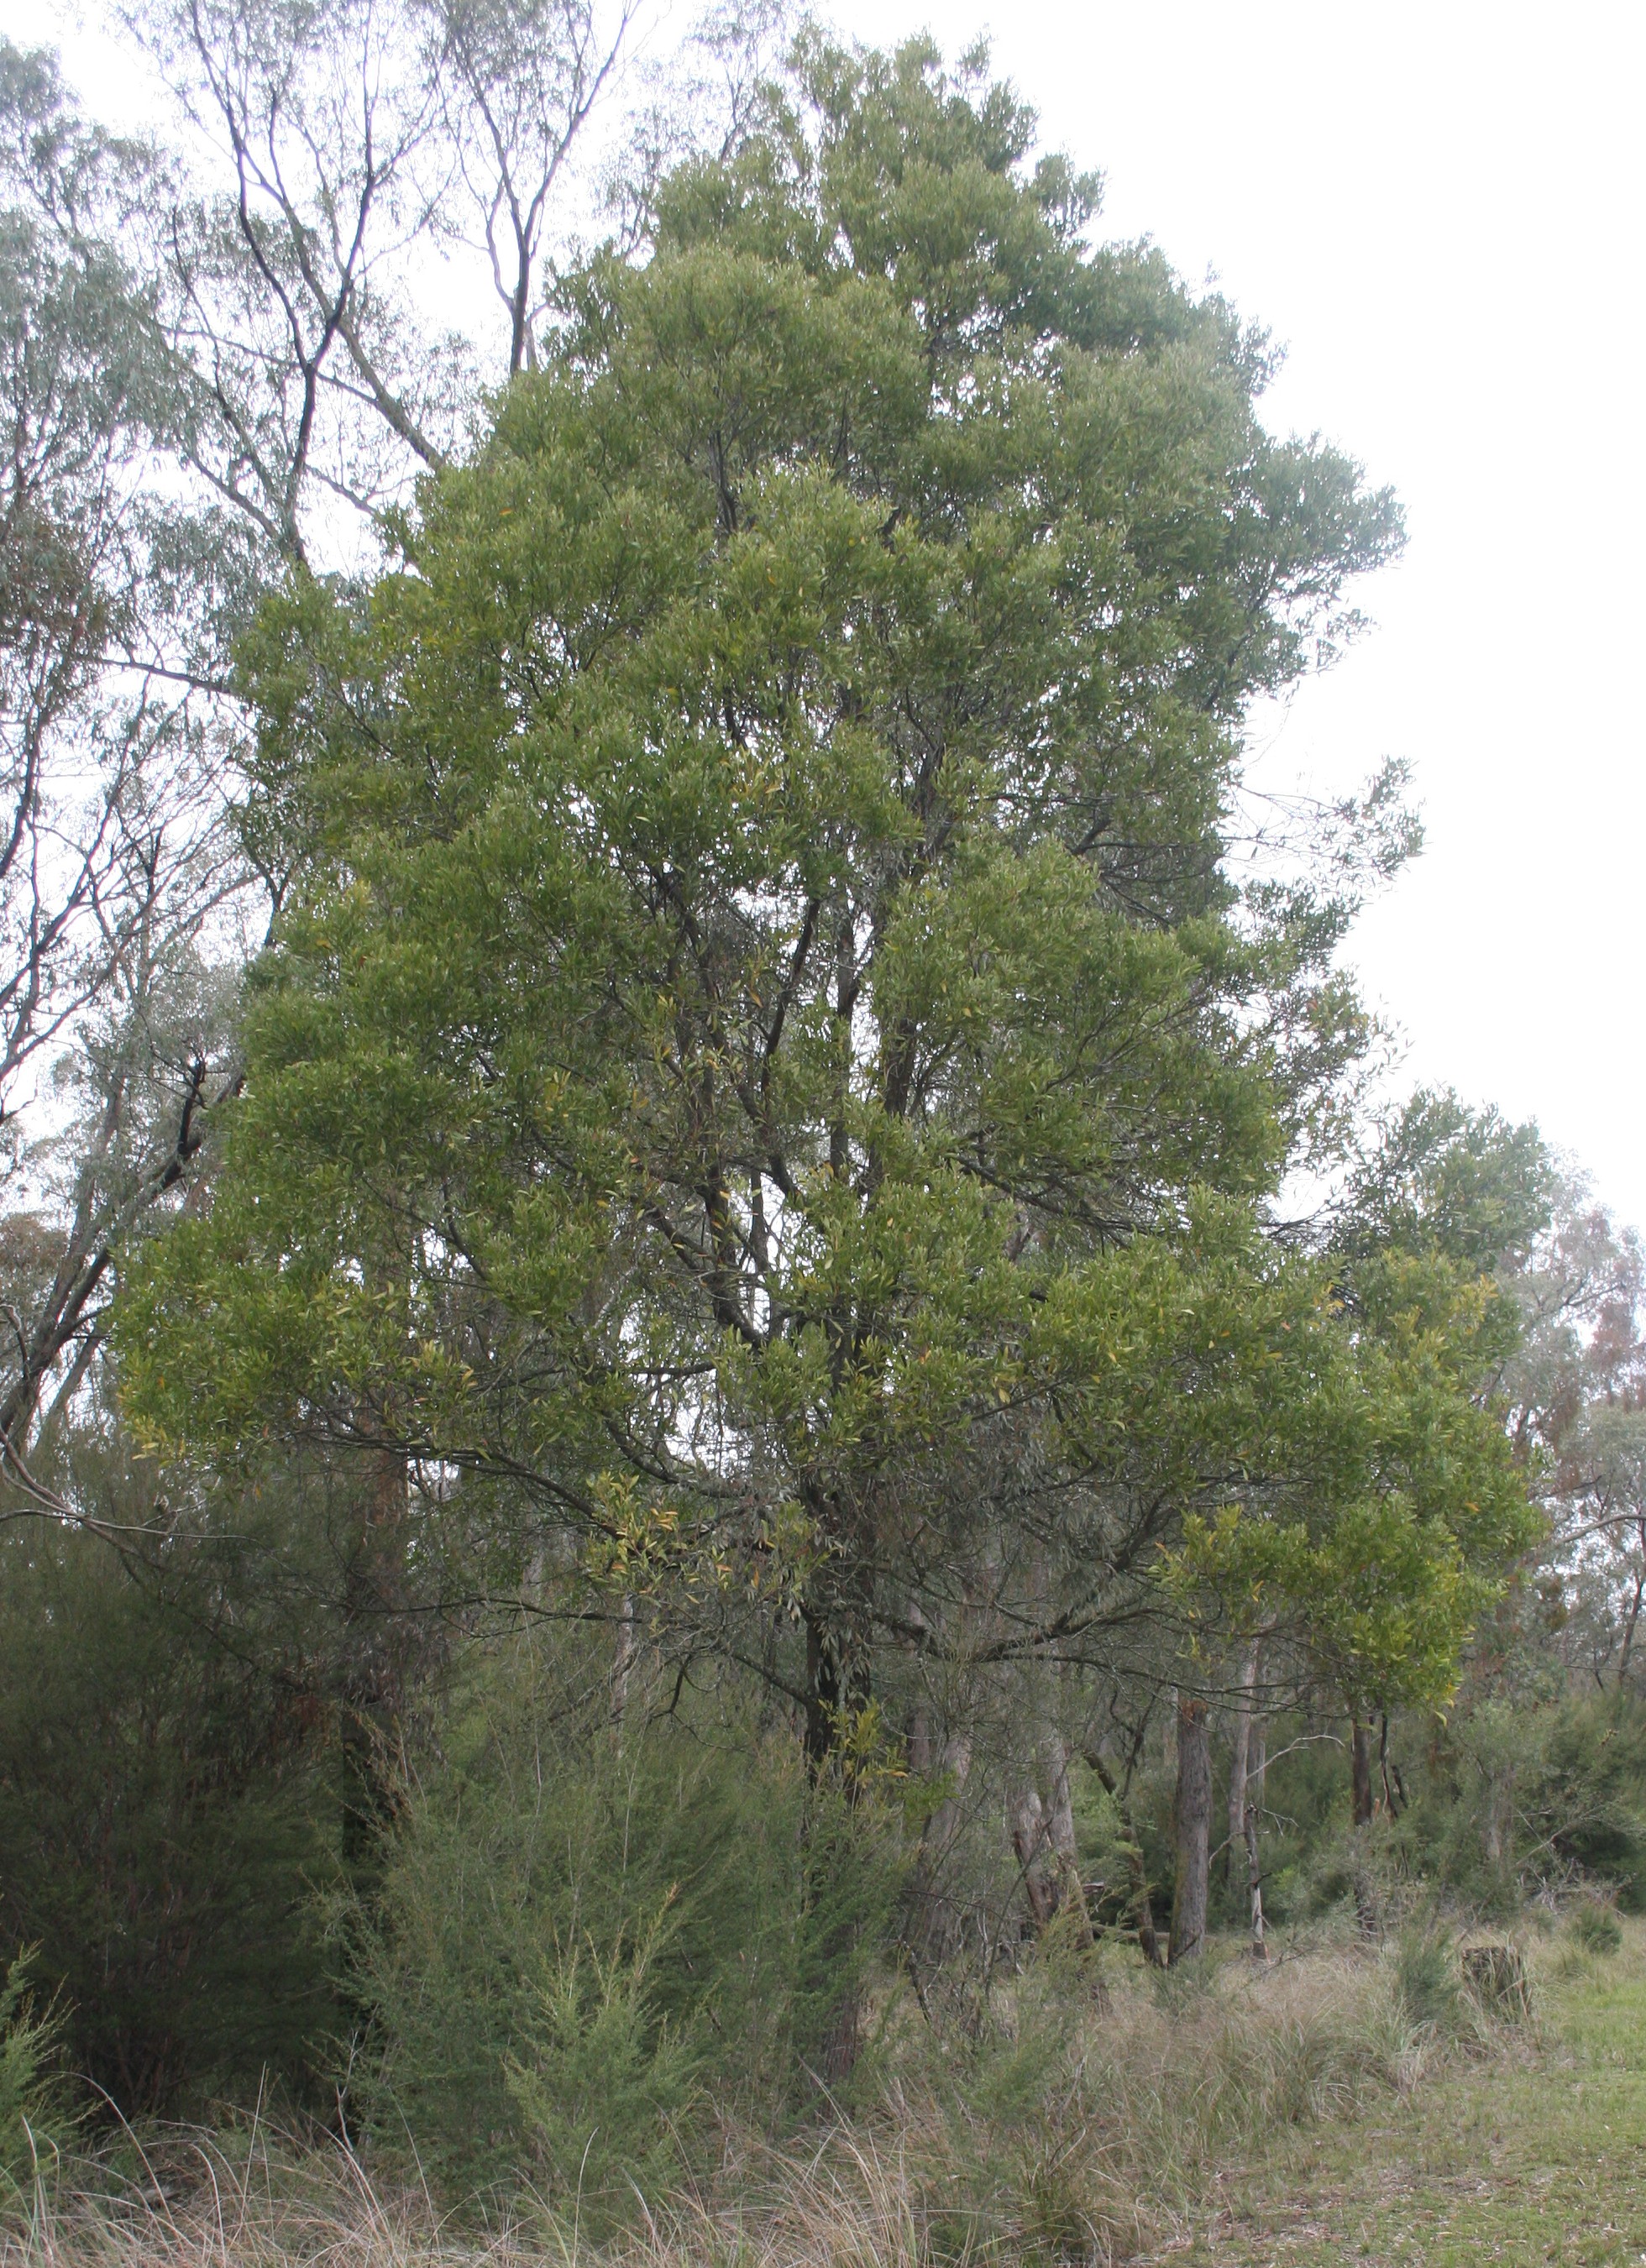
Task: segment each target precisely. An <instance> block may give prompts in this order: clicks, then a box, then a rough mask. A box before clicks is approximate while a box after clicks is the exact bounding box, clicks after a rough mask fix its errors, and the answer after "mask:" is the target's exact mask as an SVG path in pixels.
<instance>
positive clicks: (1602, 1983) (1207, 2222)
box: [1168, 1925, 1646, 2268]
mask: <svg viewBox="0 0 1646 2268" xmlns="http://www.w3.org/2000/svg"><path fill="white" fill-rule="evenodd" d="M1535 1967H1536V1975H1537V1982H1538V1986H1539V1998H1538V2016H1537V2020H1536V2021H1535V2023H1534V2024H1533V2026H1532V2029H1531V2030H1530V2032H1529V2034H1528V2035H1527V2036H1525V2037H1524V2038H1523V2039H1515V2038H1513V2037H1511V2036H1504V2037H1502V2038H1500V2039H1499V2040H1498V2041H1497V2042H1496V2043H1495V2044H1494V2046H1493V2047H1492V2049H1491V2050H1490V2051H1488V2052H1484V2053H1476V2054H1474V2055H1471V2056H1460V2057H1453V2058H1449V2059H1447V2060H1446V2061H1445V2062H1444V2063H1443V2064H1442V2065H1440V2066H1436V2067H1435V2068H1433V2069H1432V2070H1431V2071H1430V2073H1429V2074H1428V2077H1427V2078H1426V2079H1425V2080H1424V2082H1423V2083H1422V2084H1421V2086H1420V2087H1417V2088H1413V2089H1411V2090H1410V2091H1409V2092H1407V2093H1406V2094H1405V2095H1393V2096H1391V2097H1390V2098H1388V2099H1387V2100H1386V2101H1385V2102H1384V2103H1382V2104H1381V2105H1380V2106H1378V2109H1377V2112H1376V2113H1375V2114H1374V2115H1373V2116H1371V2117H1363V2118H1360V2119H1356V2120H1354V2121H1353V2122H1351V2123H1349V2124H1323V2125H1321V2126H1318V2127H1316V2128H1315V2129H1313V2130H1312V2131H1310V2132H1307V2133H1299V2134H1297V2135H1295V2136H1294V2137H1292V2138H1290V2139H1289V2140H1288V2142H1287V2144H1286V2145H1285V2147H1283V2148H1281V2150H1280V2151H1278V2152H1277V2153H1276V2154H1275V2155H1274V2156H1273V2158H1272V2159H1271V2160H1270V2161H1269V2162H1267V2163H1266V2164H1264V2163H1258V2164H1253V2163H1251V2162H1250V2161H1248V2162H1247V2164H1246V2165H1244V2167H1241V2168H1230V2169H1229V2172H1228V2175H1227V2176H1226V2178H1225V2180H1224V2181H1223V2183H1222V2184H1221V2188H1222V2199H1221V2200H1220V2202H1219V2203H1218V2204H1217V2205H1214V2206H1213V2207H1211V2209H1210V2210H1209V2211H1208V2212H1207V2213H1206V2215H1205V2216H1204V2218H1203V2219H1202V2220H1200V2222H1199V2226H1198V2227H1197V2228H1194V2230H1193V2231H1192V2235H1190V2236H1189V2239H1188V2241H1187V2242H1179V2243H1177V2244H1174V2245H1172V2246H1171V2248H1170V2254H1169V2256H1168V2257H1170V2258H1172V2259H1173V2260H1176V2261H1181V2262H1183V2263H1184V2264H1185V2268H1258V2264H1262V2268H1269V2264H1272V2263H1281V2262H1285V2263H1288V2264H1295V2268H1313V2264H1319V2268H1324V2264H1325V2263H1328V2262H1332V2263H1335V2262H1339V2261H1375V2262H1378V2263H1384V2262H1388V2263H1397V2262H1398V2263H1410V2264H1413V2268H1465V2264H1471V2268H1473V2263H1476V2262H1479V2261H1483V2260H1491V2261H1498V2262H1503V2263H1506V2264H1509V2268H1531V2264H1533V2263H1544V2262H1547V2261H1552V2260H1554V2261H1560V2262H1561V2263H1562V2264H1567V2263H1569V2264H1574V2268H1579V2264H1581V2268H1614V2264H1616V2268H1623V2264H1628V2268H1635V2264H1637V2263H1638V2262H1639V2261H1640V2260H1641V2259H1642V2257H1646V1933H1642V1930H1641V1928H1640V1926H1638V1925H1636V1926H1635V1927H1634V1928H1633V1929H1631V1931H1630V1932H1629V1933H1628V1937H1627V1938H1626V1940H1625V1946H1624V1949H1623V1951H1622V1952H1621V1953H1620V1954H1619V1955H1616V1956H1615V1957H1613V1958H1612V1959H1610V1960H1596V1959H1584V1958H1583V1957H1581V1956H1579V1957H1574V1956H1572V1955H1570V1954H1569V1953H1568V1952H1567V1951H1565V1950H1564V1949H1560V1950H1556V1949H1554V1948H1539V1957H1538V1958H1537V1960H1536V1964H1535Z"/></svg>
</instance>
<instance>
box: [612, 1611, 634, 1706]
mask: <svg viewBox="0 0 1646 2268" xmlns="http://www.w3.org/2000/svg"><path fill="white" fill-rule="evenodd" d="M636 1653H638V1640H637V1639H636V1638H635V1633H634V1599H633V1595H632V1594H631V1593H630V1592H628V1591H625V1592H624V1594H623V1604H622V1606H621V1607H620V1608H619V1609H618V1611H617V1648H616V1655H615V1657H614V1659H613V1661H612V1666H611V1721H612V1723H613V1724H614V1725H616V1727H617V1728H618V1729H619V1731H621V1730H622V1727H623V1720H624V1715H625V1714H626V1713H627V1711H628V1707H629V1684H630V1681H631V1678H632V1677H633V1675H634V1658H635V1655H636Z"/></svg>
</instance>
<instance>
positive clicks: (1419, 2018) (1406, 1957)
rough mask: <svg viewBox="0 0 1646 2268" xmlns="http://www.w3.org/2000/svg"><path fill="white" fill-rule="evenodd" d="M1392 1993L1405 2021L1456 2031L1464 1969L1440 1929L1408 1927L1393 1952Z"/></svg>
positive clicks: (1419, 2026)
mask: <svg viewBox="0 0 1646 2268" xmlns="http://www.w3.org/2000/svg"><path fill="white" fill-rule="evenodd" d="M1394 1975H1395V1993H1396V1996H1397V1998H1398V1999H1399V2004H1400V2007H1401V2010H1402V2012H1403V2014H1405V2016H1406V2021H1407V2022H1408V2023H1410V2024H1411V2025H1412V2026H1413V2028H1414V2029H1421V2030H1425V2031H1433V2032H1438V2033H1442V2034H1445V2033H1450V2032H1453V2031H1456V2030H1457V2029H1458V2020H1459V2017H1460V2015H1461V2013H1462V2008H1463V1997H1464V1988H1463V1972H1462V1970H1461V1969H1460V1967H1459V1965H1458V1955H1457V1949H1456V1948H1455V1947H1454V1946H1453V1944H1452V1942H1451V1940H1450V1938H1449V1937H1447V1936H1446V1935H1445V1934H1444V1933H1443V1932H1442V1931H1439V1930H1435V1929H1414V1930H1409V1931H1407V1932H1406V1934H1405V1935H1404V1936H1403V1937H1402V1938H1401V1940H1400V1942H1399V1946H1398V1948H1396V1953H1395V1972H1394Z"/></svg>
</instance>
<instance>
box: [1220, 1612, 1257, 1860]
mask: <svg viewBox="0 0 1646 2268" xmlns="http://www.w3.org/2000/svg"><path fill="white" fill-rule="evenodd" d="M1257 1683H1258V1650H1257V1648H1256V1647H1255V1646H1253V1647H1252V1649H1251V1652H1250V1653H1248V1654H1247V1656H1246V1658H1245V1660H1244V1661H1243V1662H1242V1663H1241V1665H1240V1691H1239V1694H1238V1696H1237V1697H1236V1702H1235V1756H1234V1761H1233V1763H1232V1764H1230V1765H1229V1843H1228V1846H1227V1848H1228V1852H1229V1879H1230V1880H1231V1881H1237V1880H1238V1879H1239V1878H1238V1876H1237V1874H1236V1866H1237V1865H1238V1863H1239V1854H1240V1852H1241V1849H1242V1847H1243V1845H1244V1842H1245V1837H1246V1771H1247V1767H1248V1764H1249V1763H1250V1761H1251V1697H1252V1693H1253V1690H1255V1688H1256V1685H1257Z"/></svg>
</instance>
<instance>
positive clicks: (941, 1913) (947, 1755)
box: [911, 1726, 971, 1968]
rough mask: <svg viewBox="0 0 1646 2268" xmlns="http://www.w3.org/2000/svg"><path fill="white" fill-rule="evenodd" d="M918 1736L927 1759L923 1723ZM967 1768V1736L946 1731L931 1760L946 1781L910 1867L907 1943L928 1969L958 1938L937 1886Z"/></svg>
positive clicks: (952, 1907)
mask: <svg viewBox="0 0 1646 2268" xmlns="http://www.w3.org/2000/svg"><path fill="white" fill-rule="evenodd" d="M923 1738H924V1742H925V1747H926V1754H927V1756H928V1760H929V1756H930V1750H931V1747H932V1735H931V1731H930V1727H929V1726H927V1727H924V1728H923ZM937 1771H938V1773H939V1775H940V1776H941V1778H945V1779H947V1780H948V1782H949V1783H950V1785H949V1789H948V1793H947V1794H946V1795H945V1796H944V1798H943V1800H942V1801H941V1803H940V1804H939V1805H938V1806H937V1808H935V1810H934V1812H933V1813H932V1815H931V1816H930V1818H929V1819H927V1821H926V1825H925V1826H924V1827H923V1828H922V1830H920V1854H919V1860H918V1861H917V1863H916V1867H915V1876H914V1898H913V1911H914V1922H913V1926H912V1932H911V1943H912V1951H913V1952H914V1954H915V1955H916V1957H917V1958H918V1959H919V1960H920V1961H922V1962H925V1963H926V1966H927V1967H928V1968H935V1967H936V1966H937V1965H938V1964H939V1963H940V1962H943V1961H946V1960H947V1959H948V1956H949V1955H951V1954H952V1953H953V1952H954V1950H955V1948H956V1943H957V1941H958V1934H959V1933H958V1930H957V1928H956V1904H955V1901H954V1900H953V1899H952V1898H950V1897H949V1896H948V1895H947V1894H946V1893H945V1891H944V1889H943V1887H942V1873H943V1861H944V1860H945V1859H947V1858H948V1853H949V1852H950V1851H951V1850H952V1849H953V1848H954V1845H955V1841H956V1837H957V1836H958V1835H959V1833H960V1830H961V1826H962V1824H963V1813H962V1810H961V1801H960V1800H961V1796H962V1794H963V1792H964V1789H965V1785H966V1776H967V1774H968V1773H969V1772H970V1771H971V1740H970V1738H969V1737H968V1736H967V1735H966V1734H963V1733H953V1734H950V1735H949V1737H948V1740H946V1741H945V1742H944V1743H943V1746H942V1749H941V1752H940V1753H939V1756H938V1758H937Z"/></svg>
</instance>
